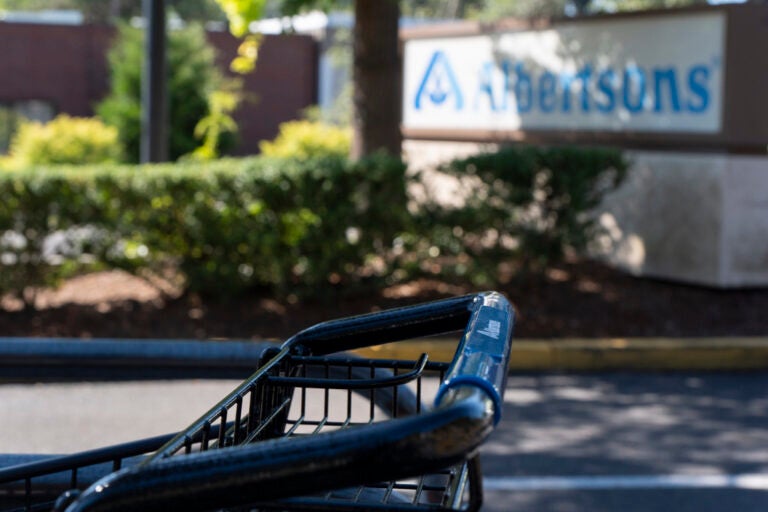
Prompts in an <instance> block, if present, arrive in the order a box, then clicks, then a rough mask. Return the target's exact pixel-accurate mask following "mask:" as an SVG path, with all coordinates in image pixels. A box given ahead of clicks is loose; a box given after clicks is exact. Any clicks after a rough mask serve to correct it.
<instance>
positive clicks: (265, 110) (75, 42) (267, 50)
mask: <svg viewBox="0 0 768 512" xmlns="http://www.w3.org/2000/svg"><path fill="white" fill-rule="evenodd" d="M77 14H79V13H72V12H69V11H65V12H63V13H62V12H54V11H50V12H49V11H43V12H41V13H7V14H6V15H5V17H4V19H2V20H0V46H2V52H0V77H2V79H0V152H4V151H6V150H7V147H8V142H9V140H10V137H11V136H12V133H13V131H14V128H15V125H16V123H17V122H18V119H19V118H20V117H24V118H27V119H32V120H36V121H41V122H45V121H48V120H50V119H53V118H54V117H55V116H56V115H57V114H60V113H66V114H69V115H72V116H92V115H93V113H94V107H95V105H96V104H97V103H98V102H99V101H101V100H102V99H103V98H104V96H105V95H106V94H107V92H108V88H109V68H108V63H107V52H108V51H109V47H110V44H111V41H112V38H113V37H114V36H115V33H116V32H115V29H114V28H113V27H111V26H107V25H93V24H84V23H83V19H82V16H81V15H80V16H77ZM208 39H209V42H210V43H211V44H213V46H214V47H215V48H216V50H217V54H218V62H219V65H220V66H221V68H222V70H223V71H225V72H226V71H227V70H228V68H229V62H230V61H231V60H232V57H233V56H234V55H235V54H236V50H237V46H238V44H239V42H238V41H237V40H236V39H235V38H233V37H232V36H231V35H230V34H229V33H228V32H225V31H223V30H222V31H208ZM244 89H245V92H246V97H247V98H248V99H247V100H246V101H245V102H243V104H242V105H241V107H240V108H239V109H238V111H237V112H236V114H235V119H236V121H237V122H238V126H239V145H238V147H237V148H236V153H237V154H251V153H256V152H258V143H259V141H260V140H264V139H272V138H274V136H275V135H276V134H277V131H278V125H279V124H280V123H282V122H284V121H288V120H291V119H296V118H297V117H300V116H301V112H302V111H303V110H304V109H305V108H306V107H308V106H310V105H313V104H315V103H316V102H317V43H316V42H315V40H314V39H313V38H312V37H310V36H305V35H280V36H273V35H268V36H265V38H264V40H263V43H262V46H261V48H260V49H259V61H258V65H257V68H256V71H255V72H254V73H252V74H249V75H247V76H245V77H244Z"/></svg>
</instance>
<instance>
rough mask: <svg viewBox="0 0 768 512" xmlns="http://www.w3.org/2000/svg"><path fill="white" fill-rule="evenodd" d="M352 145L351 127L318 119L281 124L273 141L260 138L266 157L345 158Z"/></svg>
mask: <svg viewBox="0 0 768 512" xmlns="http://www.w3.org/2000/svg"><path fill="white" fill-rule="evenodd" d="M351 144H352V130H351V129H349V128H340V127H338V126H334V125H332V124H325V123H322V122H319V121H288V122H286V123H282V124H281V125H280V132H279V133H278V135H277V137H276V138H275V140H273V141H262V142H261V143H259V149H260V150H261V153H262V154H263V155H265V156H272V157H281V158H296V159H299V160H307V159H310V158H321V157H329V156H335V157H340V158H341V157H346V156H347V155H349V151H350V147H351Z"/></svg>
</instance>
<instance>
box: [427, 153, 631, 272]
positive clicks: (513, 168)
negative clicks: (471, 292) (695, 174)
mask: <svg viewBox="0 0 768 512" xmlns="http://www.w3.org/2000/svg"><path fill="white" fill-rule="evenodd" d="M626 170H627V162H626V161H625V160H624V158H623V157H622V155H621V152H620V151H618V150H613V149H601V148H576V147H531V146H514V147H506V148H503V149H500V150H499V151H497V152H494V153H487V154H480V155H476V156H472V157H469V158H465V159H460V160H455V161H453V162H450V163H449V164H447V165H444V166H443V167H441V168H440V169H439V171H438V176H440V175H443V176H448V177H450V178H452V179H455V180H457V181H458V183H459V184H460V186H461V189H462V194H461V197H462V199H463V201H462V204H461V205H459V206H455V205H444V204H439V203H437V202H435V201H434V200H432V201H427V202H426V203H425V204H422V205H421V207H420V210H419V215H418V220H419V224H420V226H421V228H420V232H421V233H428V234H429V236H428V237H422V238H419V239H418V240H420V244H418V243H417V244H415V247H416V248H417V250H416V252H417V253H420V254H422V255H426V254H430V255H432V256H435V255H438V254H439V255H443V256H450V257H451V258H452V261H454V263H453V264H452V265H449V267H448V269H449V270H451V271H453V272H455V273H457V274H459V275H466V276H469V277H471V278H472V279H473V280H475V281H476V282H477V283H478V284H487V283H491V282H493V281H495V280H496V276H497V272H496V268H497V265H498V263H499V262H500V261H505V260H507V261H513V262H515V263H517V264H518V265H519V266H520V267H521V268H522V270H524V271H528V270H536V269H540V268H542V267H544V266H546V265H547V264H550V263H553V262H557V261H559V260H561V259H562V258H563V257H564V255H565V254H566V252H567V251H569V250H572V251H576V252H578V251H581V250H583V249H584V248H585V247H586V245H587V243H588V242H589V241H590V240H591V239H592V238H593V237H594V235H595V234H596V229H597V228H596V223H595V221H594V219H593V217H592V216H591V215H590V213H591V211H592V210H593V209H594V208H595V207H596V206H597V205H598V204H599V203H600V201H601V200H602V198H603V196H604V195H605V193H606V192H608V191H610V190H612V189H614V188H615V187H616V186H617V185H618V184H619V183H620V182H621V181H622V180H623V179H624V176H625V174H626ZM427 239H428V240H429V243H428V244H425V243H424V240H427Z"/></svg>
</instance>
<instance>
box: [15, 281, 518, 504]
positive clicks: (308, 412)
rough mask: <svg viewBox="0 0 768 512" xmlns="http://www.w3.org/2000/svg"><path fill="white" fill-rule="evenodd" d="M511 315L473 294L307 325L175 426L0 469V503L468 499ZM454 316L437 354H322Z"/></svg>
mask: <svg viewBox="0 0 768 512" xmlns="http://www.w3.org/2000/svg"><path fill="white" fill-rule="evenodd" d="M512 323H513V314H512V308H511V307H510V304H509V303H508V301H507V300H506V299H505V298H504V297H503V296H502V295H500V294H498V293H495V292H488V293H482V294H476V295H469V296H465V297H459V298H454V299H447V300H442V301H437V302H431V303H426V304H421V305H417V306H410V307H406V308H400V309H393V310H388V311H383V312H378V313H372V314H367V315H361V316H357V317H350V318H345V319H341V320H334V321H330V322H325V323H321V324H318V325H316V326H314V327H311V328H309V329H307V330H304V331H302V332H300V333H299V334H297V335H295V336H294V337H292V338H291V339H289V340H288V341H286V342H285V343H284V344H282V345H281V346H280V347H276V348H274V349H271V350H268V351H267V352H265V354H264V357H263V363H262V364H261V365H260V366H259V368H258V369H257V371H256V372H255V373H254V374H253V375H252V376H251V377H250V378H248V379H246V380H245V381H244V382H243V383H242V384H241V385H240V386H238V387H237V388H236V389H235V390H234V391H233V392H232V393H230V394H229V395H228V396H226V397H225V398H224V399H223V400H221V401H220V402H219V403H218V404H216V405H215V406H214V407H213V408H211V410H210V411H209V412H207V413H206V414H204V415H203V416H202V417H201V418H200V419H198V420H197V421H195V422H194V423H193V424H192V425H190V426H189V427H188V428H186V429H185V430H183V431H181V432H180V433H178V434H175V435H169V436H159V437H156V438H152V439H145V440H139V441H134V442H132V443H126V444H122V445H117V446H113V447H108V448H102V449H99V450H93V451H89V452H83V453H78V454H74V455H68V456H61V457H54V458H49V459H44V460H37V461H32V462H27V463H25V464H20V465H17V466H14V467H11V468H6V469H0V510H51V508H54V509H55V510H66V511H68V512H76V511H86V510H88V511H101V510H109V511H123V510H142V511H145V510H165V511H169V510H221V509H228V510H232V509H235V510H403V511H404V510H477V509H479V508H480V505H481V503H482V489H481V482H482V479H481V475H480V469H479V464H478V457H477V450H478V448H479V446H480V445H481V444H482V442H483V441H484V440H485V439H486V438H487V436H488V435H489V434H490V433H491V432H492V430H493V428H494V427H495V425H496V424H497V423H498V422H499V420H500V418H501V409H502V397H503V392H504V386H505V382H506V368H507V364H508V359H509V350H510V346H511V332H512ZM460 330H463V335H462V338H461V341H460V343H459V346H458V349H457V352H456V355H455V357H454V359H453V361H452V362H451V363H450V364H448V363H438V362H432V361H429V359H428V356H427V355H426V354H424V355H422V356H421V357H420V358H419V359H418V360H417V361H398V360H379V359H365V358H359V357H352V356H348V355H344V354H337V355H332V354H336V353H340V352H344V351H347V350H352V349H355V348H361V347H365V346H372V345H379V344H382V343H388V342H392V341H398V340H403V339H410V338H415V337H423V336H430V335H435V334H441V333H447V332H452V331H460ZM428 400H431V404H429V405H427V404H428V403H429V402H428ZM83 489H84V490H83ZM57 497H58V498H57ZM54 502H55V504H54Z"/></svg>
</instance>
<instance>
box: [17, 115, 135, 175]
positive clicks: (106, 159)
mask: <svg viewBox="0 0 768 512" xmlns="http://www.w3.org/2000/svg"><path fill="white" fill-rule="evenodd" d="M121 153H122V152H121V150H120V144H119V142H118V140H117V130H116V129H115V128H113V127H111V126H106V125H105V124H104V123H102V122H101V121H100V120H98V119H94V118H83V117H70V116H68V115H66V114H62V115H59V116H58V117H56V118H55V119H54V120H52V121H50V122H48V123H46V124H41V123H38V122H31V121H23V122H22V123H21V124H20V125H19V128H18V131H17V132H16V134H15V135H14V137H13V139H12V141H11V147H10V156H9V158H8V160H7V162H8V164H7V165H9V166H11V167H19V168H21V167H29V166H33V165H51V164H97V163H110V162H112V163H114V162H117V161H118V160H119V159H120V157H121Z"/></svg>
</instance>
